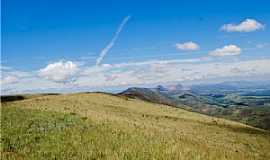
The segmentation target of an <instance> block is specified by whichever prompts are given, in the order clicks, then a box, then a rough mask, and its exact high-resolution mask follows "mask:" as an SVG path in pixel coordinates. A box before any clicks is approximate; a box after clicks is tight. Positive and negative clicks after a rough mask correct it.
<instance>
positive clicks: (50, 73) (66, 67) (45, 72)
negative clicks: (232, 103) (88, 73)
mask: <svg viewBox="0 0 270 160" xmlns="http://www.w3.org/2000/svg"><path fill="white" fill-rule="evenodd" d="M78 69H79V67H78V65H77V64H75V63H74V62H71V61H66V62H65V61H59V62H56V63H52V64H49V65H47V66H46V67H45V68H43V69H40V70H39V76H40V77H42V78H45V79H47V80H51V81H54V82H61V83H66V82H70V81H72V80H74V75H75V74H76V73H77V71H78Z"/></svg>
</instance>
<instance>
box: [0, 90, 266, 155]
mask: <svg viewBox="0 0 270 160" xmlns="http://www.w3.org/2000/svg"><path fill="white" fill-rule="evenodd" d="M1 110H2V114H1V145H2V147H1V156H2V159H202V160H205V159H219V160H222V159H237V160H239V159H244V160H247V159H270V152H269V150H270V134H269V132H266V131H264V130H260V129H256V128H253V127H250V126H246V125H244V124H240V123H237V122H232V121H228V120H224V119H217V118H212V117H208V116H205V115H201V114H197V113H193V112H188V111H185V110H182V109H177V108H172V107H168V106H165V105H157V104H152V103H147V102H143V101H140V100H136V99H128V98H121V97H117V96H113V95H107V94H102V93H89V94H86V93H85V94H68V95H48V96H40V97H32V98H29V99H24V100H20V101H12V102H5V103H2V106H1Z"/></svg>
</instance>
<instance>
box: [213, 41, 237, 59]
mask: <svg viewBox="0 0 270 160" xmlns="http://www.w3.org/2000/svg"><path fill="white" fill-rule="evenodd" d="M240 53H241V48H239V47H238V46H236V45H233V44H231V45H226V46H224V47H222V48H217V49H215V50H213V51H210V52H209V55H210V56H219V57H222V56H235V55H239V54H240Z"/></svg>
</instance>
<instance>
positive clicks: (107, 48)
mask: <svg viewBox="0 0 270 160" xmlns="http://www.w3.org/2000/svg"><path fill="white" fill-rule="evenodd" d="M269 6H270V2H269V1H268V0H260V1H258V0H249V1H244V0H220V1H212V0H211V1H210V0H204V1H190V0H189V1H181V0H178V1H170V0H166V1H157V0H155V1H154V0H149V1H141V0H137V1H128V0H126V1H120V0H118V1H117V0H112V1H110V0H90V1H89V0H76V1H71V0H65V1H64V0H46V1H44V0H24V1H21V0H2V4H1V15H2V19H1V22H2V23H1V24H2V25H1V33H2V35H1V94H14V93H28V92H62V91H63V92H74V91H84V90H87V91H88V90H105V91H106V90H113V89H115V88H125V87H129V86H141V85H145V86H151V85H156V84H169V83H188V82H190V83H196V82H213V81H221V80H224V81H225V80H269V79H270V69H269V68H270V53H269V51H270V29H269V26H270V12H269Z"/></svg>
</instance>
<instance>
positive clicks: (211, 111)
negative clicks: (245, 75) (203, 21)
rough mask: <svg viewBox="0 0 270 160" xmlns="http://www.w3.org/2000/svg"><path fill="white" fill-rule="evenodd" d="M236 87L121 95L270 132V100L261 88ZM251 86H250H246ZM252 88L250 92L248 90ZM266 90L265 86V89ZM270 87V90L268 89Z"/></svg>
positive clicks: (129, 91)
mask: <svg viewBox="0 0 270 160" xmlns="http://www.w3.org/2000/svg"><path fill="white" fill-rule="evenodd" d="M237 84H238V83H237V82H234V83H221V84H214V85H198V86H192V87H191V89H189V90H186V89H183V87H181V86H180V87H179V85H176V87H172V86H169V87H164V86H157V87H156V88H129V89H127V90H126V91H123V92H121V93H119V95H122V96H127V97H133V98H137V99H142V100H146V101H149V102H152V103H159V104H167V105H170V106H174V107H178V108H183V109H186V110H189V111H193V112H198V113H203V114H206V115H210V116H215V117H220V118H226V119H230V120H235V121H239V122H242V123H246V124H248V125H252V126H254V127H259V128H262V129H266V130H270V96H268V92H269V90H268V89H263V90H262V89H261V88H262V85H254V84H250V83H244V84H245V85H243V84H242V85H239V87H238V86H237ZM247 84H249V85H247ZM248 87H250V88H248ZM263 87H265V85H263ZM268 87H269V86H268Z"/></svg>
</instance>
